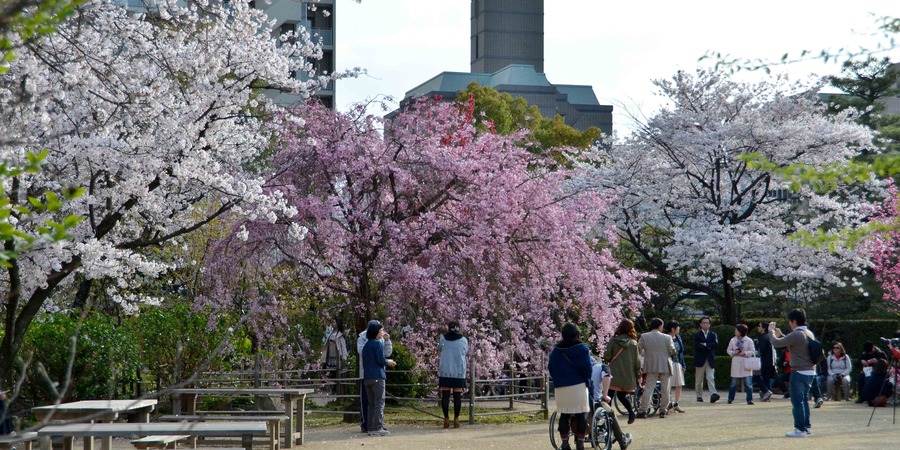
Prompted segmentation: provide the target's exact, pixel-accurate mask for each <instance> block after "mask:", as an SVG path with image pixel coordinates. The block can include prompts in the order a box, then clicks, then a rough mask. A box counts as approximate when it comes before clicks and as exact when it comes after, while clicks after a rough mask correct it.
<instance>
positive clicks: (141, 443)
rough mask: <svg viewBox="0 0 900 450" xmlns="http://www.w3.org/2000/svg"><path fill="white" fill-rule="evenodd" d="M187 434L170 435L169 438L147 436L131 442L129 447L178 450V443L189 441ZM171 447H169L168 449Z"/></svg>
mask: <svg viewBox="0 0 900 450" xmlns="http://www.w3.org/2000/svg"><path fill="white" fill-rule="evenodd" d="M190 437H191V436H190V435H189V434H185V435H171V436H166V435H163V436H147V437H145V438H140V439H135V440H133V441H131V445H133V446H134V447H135V448H140V449H147V448H178V441H183V440H185V439H189V438H190ZM170 445H171V447H170Z"/></svg>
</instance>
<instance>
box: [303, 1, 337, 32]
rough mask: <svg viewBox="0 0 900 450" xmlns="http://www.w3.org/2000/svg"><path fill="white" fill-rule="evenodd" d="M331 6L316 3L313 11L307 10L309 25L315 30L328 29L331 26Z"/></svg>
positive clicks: (332, 22)
mask: <svg viewBox="0 0 900 450" xmlns="http://www.w3.org/2000/svg"><path fill="white" fill-rule="evenodd" d="M332 17H333V14H332V7H331V6H325V5H316V10H315V11H309V27H310V28H313V29H317V30H330V29H332V28H333V26H334V25H333V24H334V21H333V19H332Z"/></svg>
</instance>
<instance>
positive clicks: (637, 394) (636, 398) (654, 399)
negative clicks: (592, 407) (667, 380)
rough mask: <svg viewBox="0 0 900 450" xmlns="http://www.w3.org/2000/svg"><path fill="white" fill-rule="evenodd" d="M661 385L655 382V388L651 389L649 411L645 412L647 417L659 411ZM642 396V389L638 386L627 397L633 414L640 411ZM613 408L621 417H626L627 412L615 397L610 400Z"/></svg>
mask: <svg viewBox="0 0 900 450" xmlns="http://www.w3.org/2000/svg"><path fill="white" fill-rule="evenodd" d="M661 385H662V384H661V383H660V382H659V381H657V382H656V386H655V387H654V388H653V396H651V397H650V411H647V415H648V416H652V415H654V414H656V412H657V411H659V399H660V397H661V394H660V393H659V389H660V386H661ZM643 394H644V388H643V387H642V386H638V389H637V390H636V391H634V392H632V393H630V394H627V395H628V397H629V398H628V400H630V401H631V406H632V407H633V408H634V410H635V412H636V411H637V410H638V409H640V406H641V395H643ZM612 402H613V408H615V410H616V412H618V413H619V414H621V415H623V416H627V415H628V410H627V409H625V406H624V405H622V404H621V403H619V399H618V398H617V397H616V396H613V398H612Z"/></svg>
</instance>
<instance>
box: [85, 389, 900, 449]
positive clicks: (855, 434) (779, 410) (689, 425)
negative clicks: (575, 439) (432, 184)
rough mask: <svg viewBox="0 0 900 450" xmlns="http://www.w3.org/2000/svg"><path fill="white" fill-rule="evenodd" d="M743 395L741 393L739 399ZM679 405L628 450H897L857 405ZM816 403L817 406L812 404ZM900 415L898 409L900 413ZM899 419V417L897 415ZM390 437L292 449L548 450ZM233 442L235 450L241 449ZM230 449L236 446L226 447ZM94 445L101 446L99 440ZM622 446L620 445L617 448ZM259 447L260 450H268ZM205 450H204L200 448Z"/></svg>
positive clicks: (441, 433)
mask: <svg viewBox="0 0 900 450" xmlns="http://www.w3.org/2000/svg"><path fill="white" fill-rule="evenodd" d="M739 395H740V394H739ZM683 399H687V400H688V401H682V402H681V403H682V408H683V409H684V410H685V411H686V412H685V413H684V414H679V413H675V412H673V413H672V414H670V415H669V417H668V418H666V419H659V418H651V419H646V420H637V421H636V422H635V423H634V424H632V425H627V424H626V423H625V422H626V421H625V419H624V418H622V420H621V423H622V426H623V429H624V431H626V432H630V433H631V434H632V435H633V436H634V442H633V443H632V445H631V447H629V448H630V449H635V450H637V449H647V448H654V449H660V448H665V449H687V448H691V449H694V448H696V449H701V448H714V449H720V448H729V449H732V448H757V449H759V448H767V449H788V448H790V449H816V450H822V449H841V450H845V449H862V448H872V449H888V448H900V423H897V424H894V423H892V420H893V418H892V414H893V412H894V411H893V409H892V408H891V407H887V408H877V409H876V410H875V416H874V419H873V420H872V424H871V426H868V427H867V426H866V424H867V422H868V421H869V417H870V415H871V414H872V408H870V407H864V406H862V405H857V404H855V403H853V402H825V405H824V406H823V407H822V408H820V409H813V410H812V425H813V436H812V437H808V438H804V439H790V438H786V437H784V433H785V432H788V431H790V430H791V429H792V428H793V427H792V419H791V404H790V401H789V400H783V399H780V398H777V399H773V400H772V401H771V402H769V403H761V402H758V401H757V403H756V405H753V406H751V405H747V404H745V403H744V402H743V401H736V402H735V403H734V404H732V405H728V404H726V403H725V399H724V398H723V399H722V400H720V401H719V402H718V403H716V404H710V403H709V402H705V403H696V402H695V401H694V400H693V399H694V396H693V392H692V391H686V392H685V394H684V396H683ZM810 406H812V405H810ZM898 413H900V411H898ZM898 419H900V417H898ZM388 427H389V428H390V430H391V435H390V436H386V437H370V436H368V435H364V434H361V433H359V427H358V426H355V425H341V426H329V427H318V428H307V430H306V431H307V438H306V445H304V446H302V447H294V448H295V449H297V450H299V449H304V450H314V449H329V450H330V449H351V448H352V449H363V450H379V449H384V450H431V449H434V450H450V449H475V450H486V449H497V450H529V449H550V448H552V447H551V446H550V441H549V438H548V434H547V433H548V423H547V422H544V421H536V422H530V423H517V424H501V425H478V424H476V425H468V424H465V423H464V424H463V426H462V428H460V429H452V428H451V429H448V430H445V429H443V428H442V427H441V426H440V425H438V424H437V423H435V424H434V425H405V424H391V423H388ZM238 445H239V444H236V445H235V446H238ZM228 446H229V447H230V446H232V445H230V444H229V445H228ZM113 447H114V450H134V448H133V447H132V446H131V445H130V444H129V441H128V440H126V439H116V440H115V441H114V445H113ZM96 448H99V443H98V445H97V447H96ZM615 448H618V445H616V446H615ZM264 449H265V447H263V446H257V447H256V449H255V450H264ZM200 450H203V449H202V447H201V448H200Z"/></svg>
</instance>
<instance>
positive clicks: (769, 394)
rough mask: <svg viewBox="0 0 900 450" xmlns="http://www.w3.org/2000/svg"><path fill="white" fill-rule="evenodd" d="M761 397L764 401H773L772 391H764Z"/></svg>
mask: <svg viewBox="0 0 900 450" xmlns="http://www.w3.org/2000/svg"><path fill="white" fill-rule="evenodd" d="M759 397H760V400H762V401H764V402H771V401H772V391H766V392H763V395H760V396H759Z"/></svg>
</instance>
